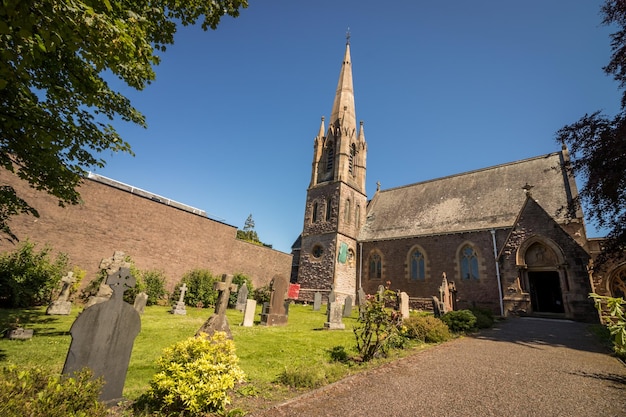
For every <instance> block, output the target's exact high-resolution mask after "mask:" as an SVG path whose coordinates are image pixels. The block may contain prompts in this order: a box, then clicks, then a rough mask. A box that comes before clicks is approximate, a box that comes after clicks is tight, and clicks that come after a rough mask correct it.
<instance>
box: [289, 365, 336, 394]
mask: <svg viewBox="0 0 626 417" xmlns="http://www.w3.org/2000/svg"><path fill="white" fill-rule="evenodd" d="M345 373H346V371H345V369H344V367H343V366H342V365H340V364H322V365H320V364H314V363H307V364H300V365H295V366H286V367H285V369H284V370H283V371H282V372H281V373H280V374H279V375H278V377H277V381H278V382H279V383H281V384H283V385H287V386H289V387H292V388H319V387H322V386H324V385H327V384H330V383H332V382H335V381H338V380H339V379H341V378H342V377H343V376H344V375H345Z"/></svg>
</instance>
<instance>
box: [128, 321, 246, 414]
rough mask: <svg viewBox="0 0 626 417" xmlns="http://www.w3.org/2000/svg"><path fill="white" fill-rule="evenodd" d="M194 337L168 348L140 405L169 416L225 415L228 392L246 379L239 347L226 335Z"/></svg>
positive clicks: (160, 359) (159, 360) (228, 400)
mask: <svg viewBox="0 0 626 417" xmlns="http://www.w3.org/2000/svg"><path fill="white" fill-rule="evenodd" d="M206 336H207V335H206V334H201V335H200V336H198V337H191V338H189V339H187V340H183V341H182V342H179V343H176V344H175V345H173V346H171V347H169V348H166V349H165V350H164V351H163V355H162V356H161V357H160V358H159V359H158V360H157V367H158V373H157V374H156V375H154V377H153V378H152V381H151V382H150V388H149V390H148V392H147V393H146V394H144V395H143V396H142V397H141V398H140V399H139V400H138V401H137V403H136V407H137V408H138V409H139V410H142V409H150V410H155V411H157V410H158V411H160V412H162V413H164V414H167V415H170V414H172V415H185V416H187V415H188V416H200V415H205V414H206V413H211V412H222V411H223V410H224V408H225V407H226V405H228V404H229V403H230V397H229V396H228V391H229V390H232V389H233V388H234V387H235V384H236V383H237V382H241V381H243V379H244V373H243V371H242V370H241V368H239V365H238V362H239V358H237V355H236V354H235V344H234V342H233V341H232V340H229V339H228V338H227V337H226V333H224V332H215V333H214V334H213V336H212V337H210V338H207V337H206Z"/></svg>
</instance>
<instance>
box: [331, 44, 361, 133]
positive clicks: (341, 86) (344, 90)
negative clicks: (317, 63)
mask: <svg viewBox="0 0 626 417" xmlns="http://www.w3.org/2000/svg"><path fill="white" fill-rule="evenodd" d="M355 113H356V112H355V108H354V88H353V85H352V60H351V59H350V41H349V38H348V41H347V42H346V52H345V54H344V56H343V64H342V65H341V72H340V73H339V82H338V83H337V91H336V92H335V101H334V102H333V110H332V111H331V114H330V125H331V126H334V127H335V128H340V129H341V133H342V134H348V135H350V134H354V132H356V114H355Z"/></svg>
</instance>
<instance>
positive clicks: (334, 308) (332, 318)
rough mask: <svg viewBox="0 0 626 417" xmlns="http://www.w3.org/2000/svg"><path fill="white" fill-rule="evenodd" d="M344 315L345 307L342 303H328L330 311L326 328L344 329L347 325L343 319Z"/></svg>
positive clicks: (325, 324) (327, 314)
mask: <svg viewBox="0 0 626 417" xmlns="http://www.w3.org/2000/svg"><path fill="white" fill-rule="evenodd" d="M342 315H343V308H342V306H341V304H339V303H338V302H336V301H333V302H331V303H328V312H327V313H326V323H324V328H325V329H329V330H343V329H345V328H346V325H345V324H343V322H342V321H341V317H342Z"/></svg>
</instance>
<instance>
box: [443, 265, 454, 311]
mask: <svg viewBox="0 0 626 417" xmlns="http://www.w3.org/2000/svg"><path fill="white" fill-rule="evenodd" d="M455 297H456V286H455V285H454V282H448V278H447V277H446V273H445V272H444V273H443V274H442V277H441V286H440V287H439V299H440V300H441V301H440V303H441V309H442V311H443V314H445V313H447V312H448V311H453V310H454V305H455Z"/></svg>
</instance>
